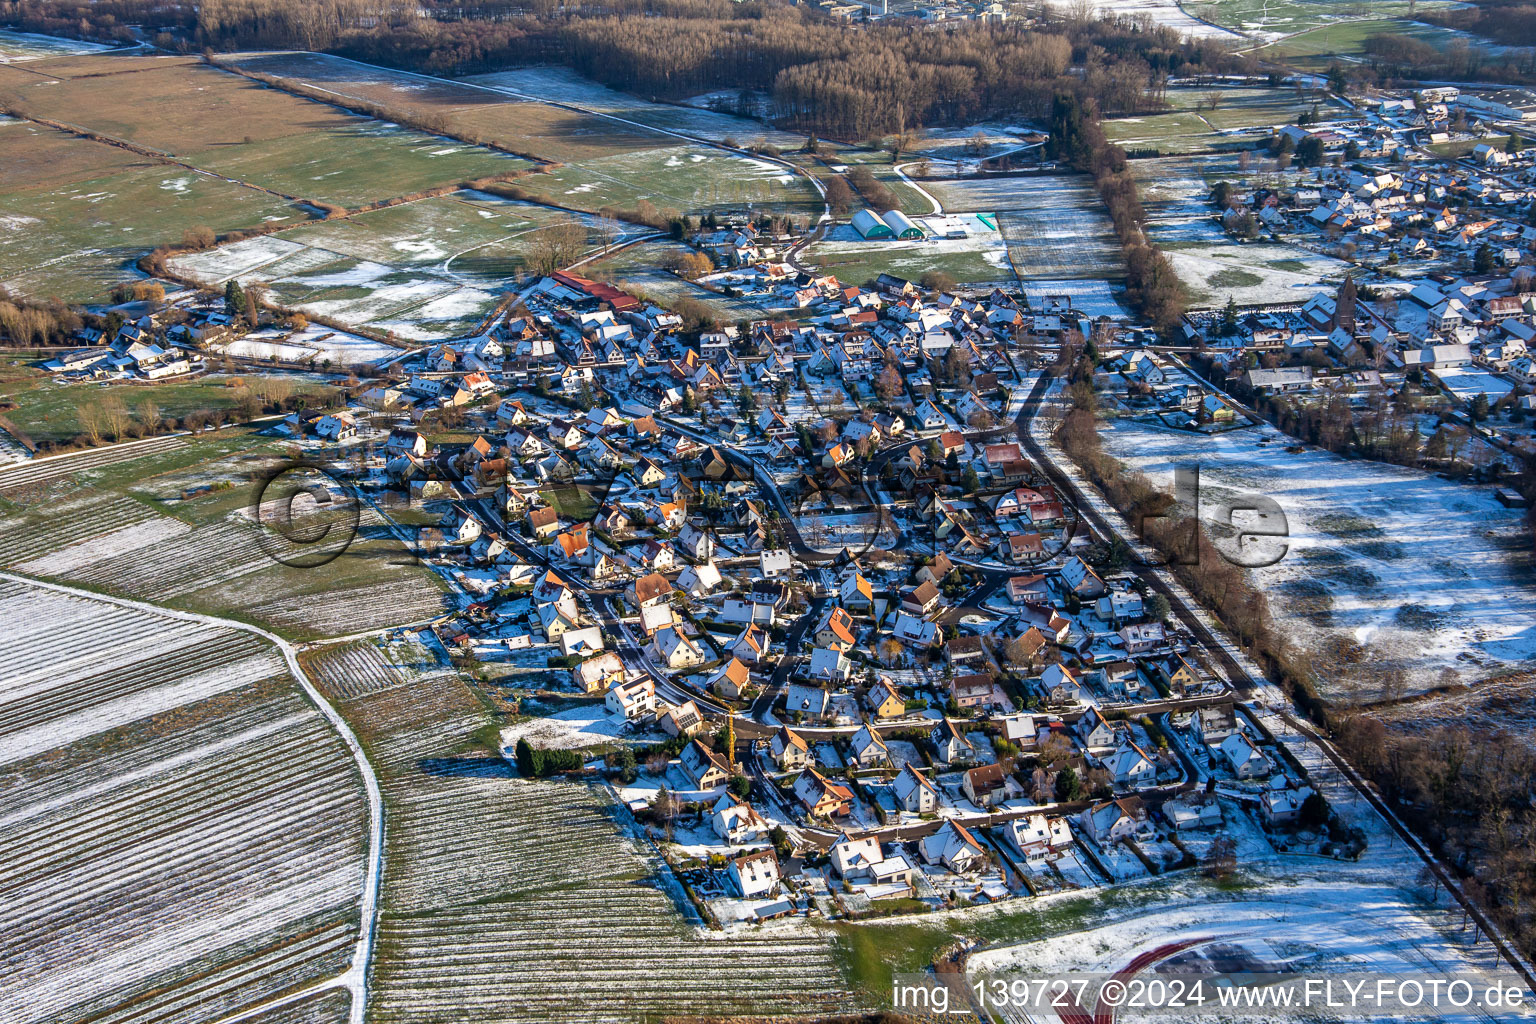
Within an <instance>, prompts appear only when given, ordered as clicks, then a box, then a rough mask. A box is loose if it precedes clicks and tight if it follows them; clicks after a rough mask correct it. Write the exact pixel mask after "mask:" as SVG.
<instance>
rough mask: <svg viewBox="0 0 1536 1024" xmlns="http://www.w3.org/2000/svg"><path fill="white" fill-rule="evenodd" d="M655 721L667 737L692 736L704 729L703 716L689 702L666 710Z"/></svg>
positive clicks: (691, 702) (696, 706) (693, 704)
mask: <svg viewBox="0 0 1536 1024" xmlns="http://www.w3.org/2000/svg"><path fill="white" fill-rule="evenodd" d="M657 720H658V721H659V722H660V723H661V728H662V730H663V731H665V732H666V734H667V735H668V736H692V735H694V734H695V733H697V732H698V731H699V730H700V729H702V728H704V716H703V715H702V714H700V713H699V706H698V705H697V704H695V703H694V702H693V701H691V700H689V701H684V702H683V703H681V704H679V705H677V706H676V707H671V708H668V709H667V710H666V711H663V712H662V713H661V714H660V715H658V716H657Z"/></svg>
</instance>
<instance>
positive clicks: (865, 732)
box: [848, 725, 891, 768]
mask: <svg viewBox="0 0 1536 1024" xmlns="http://www.w3.org/2000/svg"><path fill="white" fill-rule="evenodd" d="M848 754H849V756H850V757H851V758H852V759H853V762H854V763H855V764H857V765H858V766H859V767H860V768H880V767H883V766H885V765H888V764H890V763H891V752H890V751H889V750H887V749H886V746H885V741H884V740H882V739H881V738H880V735H879V734H878V733H876V732H875V731H874V730H873V729H871V728H870V727H869V726H867V725H865V726H861V727H860V728H859V731H858V732H856V733H854V734H853V739H851V740H849V741H848Z"/></svg>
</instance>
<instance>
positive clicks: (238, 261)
mask: <svg viewBox="0 0 1536 1024" xmlns="http://www.w3.org/2000/svg"><path fill="white" fill-rule="evenodd" d="M303 248H304V246H302V245H300V244H298V243H297V242H290V241H288V240H286V239H282V238H278V237H276V236H275V235H262V236H260V237H258V238H247V239H244V240H242V241H239V242H231V243H229V244H228V245H221V246H219V247H217V248H215V249H204V250H203V251H201V252H193V253H187V254H186V255H183V256H176V257H173V258H172V259H170V260H169V261H167V262H168V265H169V266H170V268H171V269H172V270H174V271H176V272H177V273H178V274H184V275H186V276H187V277H190V278H193V279H194V280H197V281H200V282H201V283H203V284H208V285H215V284H223V283H224V282H225V281H228V280H229V279H230V278H232V277H243V276H245V275H247V274H251V273H253V272H255V271H256V270H258V269H259V268H261V267H264V266H266V265H267V264H268V263H275V262H276V261H278V260H280V259H284V258H285V257H288V256H292V255H294V254H295V253H297V252H299V251H300V250H301V249H303Z"/></svg>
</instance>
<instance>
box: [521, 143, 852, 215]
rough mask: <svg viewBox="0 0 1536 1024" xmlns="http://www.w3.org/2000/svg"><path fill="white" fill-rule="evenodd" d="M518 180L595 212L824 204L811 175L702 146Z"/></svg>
mask: <svg viewBox="0 0 1536 1024" xmlns="http://www.w3.org/2000/svg"><path fill="white" fill-rule="evenodd" d="M518 185H519V186H521V187H522V188H524V189H526V190H528V191H529V192H532V193H535V194H537V195H540V196H543V197H544V198H547V199H548V200H549V201H550V202H552V203H557V204H559V205H562V206H574V207H577V208H580V209H588V210H595V209H599V208H601V207H604V206H619V207H628V208H632V207H634V206H635V204H637V203H638V202H639V201H640V200H642V199H644V200H648V201H650V202H651V203H653V204H655V205H656V206H657V207H658V208H661V209H665V208H667V207H673V208H676V209H679V210H682V211H683V212H685V213H707V212H709V211H711V210H716V211H722V212H723V211H726V210H742V209H746V208H751V209H753V210H769V211H772V212H774V213H801V214H809V215H812V216H814V215H815V214H819V213H820V212H821V210H822V203H821V199H820V196H819V195H818V193H817V192H816V189H815V187H814V186H813V185H812V184H811V183H810V181H808V180H807V179H806V178H805V177H803V176H801V175H796V174H791V173H790V172H789V171H788V170H787V169H785V168H783V167H780V166H779V165H778V164H774V163H769V162H768V161H766V160H757V159H754V158H752V157H747V156H736V155H734V154H731V153H726V152H722V151H720V150H717V149H711V148H709V147H706V146H696V145H674V146H669V147H667V148H665V149H649V150H645V151H643V152H637V153H625V154H621V155H617V156H606V157H600V158H593V159H587V160H583V161H581V162H580V163H574V164H568V165H566V166H564V167H560V168H556V169H555V170H553V171H551V172H550V173H548V174H535V175H530V176H528V177H526V178H523V179H522V180H520V181H519V182H518Z"/></svg>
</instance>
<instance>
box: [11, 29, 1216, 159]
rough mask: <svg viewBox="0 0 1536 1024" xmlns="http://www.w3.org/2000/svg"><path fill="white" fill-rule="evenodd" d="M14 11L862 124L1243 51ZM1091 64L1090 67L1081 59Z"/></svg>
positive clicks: (1137, 82) (1155, 90)
mask: <svg viewBox="0 0 1536 1024" xmlns="http://www.w3.org/2000/svg"><path fill="white" fill-rule="evenodd" d="M0 21H3V22H7V23H11V24H15V25H18V26H20V27H22V28H25V29H28V30H31V31H41V32H49V33H54V34H62V35H70V36H84V37H89V38H94V39H105V40H111V41H122V42H126V41H128V40H129V38H130V35H129V33H128V32H127V30H126V29H125V28H124V26H125V25H127V24H135V25H141V26H144V27H145V28H146V29H148V30H149V31H150V32H151V33H157V34H156V35H154V38H155V40H156V42H157V43H159V44H160V45H163V46H166V47H171V48H176V47H179V48H181V49H183V50H194V49H202V48H209V49H213V50H227V49H238V48H251V47H276V48H299V49H310V50H327V51H330V52H334V53H338V54H342V55H344V56H348V57H353V58H356V59H359V60H364V61H369V62H373V63H379V64H384V65H388V66H391V67H398V68H403V69H408V70H413V71H422V72H427V73H431V74H441V75H457V74H468V73H474V72H480V71H487V70H492V69H499V68H505V67H512V66H517V65H526V64H536V63H558V64H562V65H564V66H567V67H570V68H572V69H574V70H576V71H578V72H580V73H582V74H583V75H586V76H587V77H589V78H592V79H594V80H596V81H599V82H602V83H603V84H605V85H609V86H612V87H614V88H618V89H622V90H624V91H627V92H633V93H637V94H640V95H644V96H650V97H657V98H661V99H681V98H685V97H688V96H693V95H697V94H699V93H703V92H710V91H716V90H722V89H729V90H752V91H757V92H762V93H766V94H768V95H769V97H770V99H771V114H772V116H773V117H774V118H775V119H776V120H778V121H780V122H782V123H783V124H785V125H786V126H788V127H793V128H797V129H801V130H806V131H816V132H819V133H821V134H825V135H831V136H835V137H838V138H843V139H847V140H853V141H859V140H863V139H866V138H868V137H870V136H872V135H883V134H887V133H890V132H901V131H905V130H907V129H909V128H912V127H915V126H918V125H936V124H954V123H963V122H965V121H968V120H974V119H977V118H981V117H986V116H990V115H993V114H1007V115H1009V116H1023V117H1043V116H1045V115H1046V114H1047V113H1048V112H1049V110H1050V108H1051V103H1052V99H1053V97H1054V96H1055V95H1056V94H1057V93H1058V92H1060V91H1062V90H1064V89H1070V90H1074V91H1077V92H1080V93H1082V94H1084V95H1087V96H1091V97H1093V98H1094V99H1095V100H1096V102H1097V103H1098V107H1099V109H1101V110H1103V111H1104V112H1106V113H1111V114H1114V113H1131V112H1135V111H1137V110H1142V109H1148V108H1150V107H1151V106H1155V105H1157V103H1158V102H1159V96H1160V94H1161V90H1162V87H1163V83H1165V82H1166V81H1167V79H1168V77H1169V76H1171V75H1185V74H1192V73H1206V72H1213V71H1221V70H1226V69H1231V68H1235V67H1236V66H1237V65H1238V64H1239V63H1241V58H1236V57H1233V56H1231V55H1230V54H1228V53H1227V52H1226V51H1225V49H1224V48H1222V47H1220V46H1219V45H1217V44H1214V43H1212V42H1209V41H1203V42H1202V41H1194V40H1184V39H1180V38H1179V37H1178V36H1177V35H1176V34H1175V33H1173V32H1171V31H1169V30H1168V29H1166V28H1160V27H1157V26H1154V25H1151V24H1150V23H1148V22H1146V21H1145V20H1136V19H1131V18H1090V17H1087V16H1062V15H1057V14H1054V13H1051V12H1050V10H1049V9H1047V10H1046V12H1045V13H1043V14H1042V15H1040V16H1039V17H1038V18H1036V19H1035V20H1034V21H1032V22H1030V23H1029V24H1025V23H1022V22H1018V21H1010V22H1007V23H1001V24H1000V23H980V22H964V23H959V24H956V25H954V26H952V27H946V28H945V30H944V31H933V30H931V29H929V28H926V27H924V26H922V25H920V24H918V23H916V22H914V21H910V20H900V21H891V22H882V23H879V24H870V25H853V24H849V23H846V22H840V21H833V20H831V19H828V18H826V17H824V16H822V15H821V14H820V13H819V12H817V11H815V10H814V9H811V8H806V7H802V6H791V5H788V4H783V3H778V2H772V0H747V2H745V3H741V4H735V3H731V2H730V0H604V2H603V3H600V4H599V3H591V4H583V3H576V4H562V5H559V7H558V10H557V9H556V5H554V4H553V3H552V2H543V0H532V2H528V3H522V4H520V5H518V6H517V7H512V6H510V5H507V6H502V5H500V4H497V3H474V4H471V3H459V2H452V0H423V2H422V3H419V4H410V5H403V4H401V5H397V4H393V3H380V2H378V0H203V2H202V3H200V4H197V5H168V4H164V3H163V0H0ZM1074 67H1077V68H1082V69H1083V73H1082V74H1081V75H1073V74H1069V71H1070V69H1072V68H1074Z"/></svg>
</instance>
